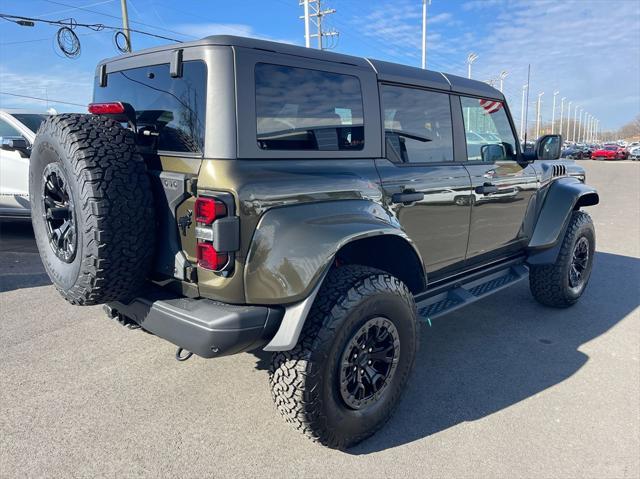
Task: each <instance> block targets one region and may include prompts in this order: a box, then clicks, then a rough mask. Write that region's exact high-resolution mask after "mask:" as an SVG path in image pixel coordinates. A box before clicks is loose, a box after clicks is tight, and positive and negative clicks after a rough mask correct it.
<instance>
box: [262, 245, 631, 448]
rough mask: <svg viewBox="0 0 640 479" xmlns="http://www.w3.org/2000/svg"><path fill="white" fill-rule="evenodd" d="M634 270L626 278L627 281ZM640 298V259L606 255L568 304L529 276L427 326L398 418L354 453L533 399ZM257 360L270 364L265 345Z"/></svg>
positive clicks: (577, 363) (569, 370) (572, 368)
mask: <svg viewBox="0 0 640 479" xmlns="http://www.w3.org/2000/svg"><path fill="white" fill-rule="evenodd" d="M621 278H625V281H624V282H622V281H620V279H621ZM639 304H640V260H639V259H637V258H632V257H626V256H620V255H616V254H610V253H597V254H596V258H595V264H594V270H593V274H592V277H591V281H590V284H589V286H588V288H587V290H586V291H585V294H584V296H583V297H582V298H581V300H580V301H579V302H578V303H577V304H576V305H575V306H573V307H571V308H568V309H561V310H559V309H553V308H547V307H544V306H541V305H539V304H538V303H536V302H535V301H534V300H533V298H532V297H531V294H530V292H529V288H528V283H527V282H526V281H523V282H521V283H519V284H518V285H516V286H513V287H512V288H508V289H507V290H504V291H502V292H500V293H497V294H496V295H495V296H493V297H489V298H487V299H485V300H483V301H479V302H478V303H476V304H475V305H471V306H469V307H468V308H465V309H462V310H458V311H457V312H453V313H451V314H450V315H447V316H443V317H442V318H439V319H436V320H433V321H432V327H428V326H426V325H423V327H422V328H421V341H420V351H419V353H418V357H417V360H416V367H415V370H414V373H413V375H412V377H411V379H410V381H409V385H408V388H407V391H406V392H405V395H404V399H403V400H402V402H401V403H400V405H399V407H398V409H397V411H396V413H395V415H394V416H393V418H392V419H391V420H390V422H389V423H388V424H387V425H386V426H385V427H384V428H383V429H381V430H380V431H379V432H378V433H377V434H375V435H374V436H373V437H371V438H370V439H368V440H366V441H364V442H363V443H361V444H360V445H358V446H356V447H354V448H352V449H350V450H349V451H347V453H348V454H354V455H361V454H369V453H372V452H377V451H382V450H385V449H389V448H393V447H397V446H400V445H403V444H407V443H410V442H413V441H416V440H419V439H421V438H424V437H427V436H430V435H432V434H436V433H438V432H439V431H443V430H445V429H448V428H450V427H453V426H456V425H457V424H460V423H462V422H465V421H475V420H478V419H481V418H483V417H485V416H488V415H490V414H492V413H494V412H497V411H500V410H501V409H504V408H507V407H509V406H511V405H513V404H516V403H518V402H519V401H522V400H524V399H527V398H529V397H531V396H533V395H535V394H537V393H540V392H541V391H544V390H545V389H547V388H549V387H552V386H554V385H556V384H558V383H560V382H562V381H564V380H565V379H567V378H569V377H570V376H572V375H573V374H575V373H576V372H577V371H578V370H579V369H580V368H581V367H582V366H583V365H584V364H585V363H586V362H587V361H588V359H589V358H588V356H587V355H585V354H584V353H582V352H580V351H579V350H578V348H579V347H580V346H581V345H582V344H584V343H586V342H588V341H590V340H592V339H594V338H596V337H597V336H599V335H601V334H603V333H605V332H606V331H607V330H609V329H610V328H611V327H613V326H614V325H616V324H617V323H618V322H619V321H620V320H622V319H623V318H625V317H626V316H627V315H628V314H629V313H630V312H631V311H633V310H634V309H635V308H636V307H637V306H638V305H639ZM254 354H255V355H256V356H257V357H258V364H257V365H256V367H257V368H260V369H262V368H266V367H267V366H268V363H269V360H268V355H266V354H265V353H264V352H262V351H260V352H256V353H254Z"/></svg>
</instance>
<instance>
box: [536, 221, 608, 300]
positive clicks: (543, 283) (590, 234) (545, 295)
mask: <svg viewBox="0 0 640 479" xmlns="http://www.w3.org/2000/svg"><path fill="white" fill-rule="evenodd" d="M582 238H584V239H582ZM580 241H582V242H584V241H586V242H587V251H588V258H587V261H586V264H585V269H584V271H583V273H582V274H581V280H580V281H579V282H578V283H577V284H576V285H575V286H573V287H572V285H571V271H570V270H571V266H572V262H573V257H574V253H575V250H576V245H577V244H578V242H580ZM595 248H596V233H595V228H594V226H593V221H592V220H591V216H589V215H588V214H587V213H585V212H584V211H574V212H573V213H572V214H571V219H570V220H569V225H568V227H567V231H566V232H565V236H564V239H563V240H562V246H561V247H560V252H559V254H558V257H557V259H556V262H555V263H553V264H550V265H531V266H530V274H529V287H530V289H531V293H532V294H533V297H534V298H535V299H536V300H537V301H538V302H540V303H542V304H544V305H545V306H552V307H555V308H566V307H569V306H571V305H573V304H575V303H576V302H577V301H578V299H580V296H582V293H583V292H584V290H585V288H586V287H587V284H588V282H589V277H590V276H591V269H592V267H593V257H594V253H595Z"/></svg>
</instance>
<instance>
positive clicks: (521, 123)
mask: <svg viewBox="0 0 640 479" xmlns="http://www.w3.org/2000/svg"><path fill="white" fill-rule="evenodd" d="M527 88H529V85H522V106H521V107H520V139H521V140H523V141H524V136H525V131H524V129H525V128H526V125H525V124H524V96H525V93H526V91H527Z"/></svg>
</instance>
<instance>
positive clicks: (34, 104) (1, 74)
mask: <svg viewBox="0 0 640 479" xmlns="http://www.w3.org/2000/svg"><path fill="white" fill-rule="evenodd" d="M70 78H72V80H69V79H70ZM0 91H3V92H9V93H14V94H17V95H25V96H31V97H39V98H45V99H47V98H48V99H50V101H49V107H54V108H56V110H59V111H78V112H83V111H85V110H86V108H85V107H84V106H74V105H66V104H63V103H56V101H55V100H60V101H64V102H69V103H76V104H78V105H87V104H89V102H90V101H91V97H92V91H93V72H91V73H89V72H86V71H80V70H75V69H70V68H60V67H56V68H52V69H49V70H42V71H40V72H38V73H16V72H15V71H12V70H10V69H9V68H7V67H6V66H0ZM0 106H1V107H2V108H26V109H34V110H40V111H44V110H45V109H46V107H47V103H46V102H45V101H39V100H34V99H29V98H21V97H15V96H9V95H0Z"/></svg>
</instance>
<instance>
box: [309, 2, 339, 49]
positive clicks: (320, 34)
mask: <svg viewBox="0 0 640 479" xmlns="http://www.w3.org/2000/svg"><path fill="white" fill-rule="evenodd" d="M321 2H322V0H301V2H300V4H299V5H302V6H304V15H303V16H301V17H300V18H301V19H304V32H305V45H306V46H307V47H310V46H311V37H316V38H317V39H318V50H324V48H325V46H324V44H323V41H322V39H323V38H324V37H337V36H338V35H340V33H339V32H337V31H336V30H335V29H331V30H330V31H325V30H323V29H322V19H323V18H324V17H326V16H327V15H331V14H332V13H336V9H335V8H327V9H325V10H323V9H322V3H321ZM310 22H313V23H314V24H315V26H316V30H317V33H311V32H310V29H309V27H310V25H309V23H310Z"/></svg>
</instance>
